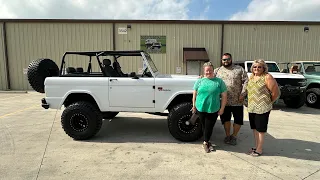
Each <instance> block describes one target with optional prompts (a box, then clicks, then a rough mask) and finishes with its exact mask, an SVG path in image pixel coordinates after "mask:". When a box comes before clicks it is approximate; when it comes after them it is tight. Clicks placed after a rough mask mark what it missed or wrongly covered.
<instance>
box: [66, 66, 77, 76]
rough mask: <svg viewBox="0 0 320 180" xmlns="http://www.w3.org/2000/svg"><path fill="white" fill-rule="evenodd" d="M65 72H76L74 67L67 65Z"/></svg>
mask: <svg viewBox="0 0 320 180" xmlns="http://www.w3.org/2000/svg"><path fill="white" fill-rule="evenodd" d="M66 70H67V73H68V74H70V73H75V72H76V69H75V68H74V67H67V69H66Z"/></svg>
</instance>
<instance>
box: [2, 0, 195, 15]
mask: <svg viewBox="0 0 320 180" xmlns="http://www.w3.org/2000/svg"><path fill="white" fill-rule="evenodd" d="M189 3H190V0H143V1H142V0H11V1H8V0H0V12H1V14H0V18H19V19H73V18H74V19H156V20H157V19H188V18H189V17H188V5H189Z"/></svg>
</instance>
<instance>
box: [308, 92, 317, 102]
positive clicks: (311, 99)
mask: <svg viewBox="0 0 320 180" xmlns="http://www.w3.org/2000/svg"><path fill="white" fill-rule="evenodd" d="M317 99H318V97H317V95H316V94H315V93H313V92H311V93H309V94H308V95H307V101H308V103H310V104H314V103H316V102H317Z"/></svg>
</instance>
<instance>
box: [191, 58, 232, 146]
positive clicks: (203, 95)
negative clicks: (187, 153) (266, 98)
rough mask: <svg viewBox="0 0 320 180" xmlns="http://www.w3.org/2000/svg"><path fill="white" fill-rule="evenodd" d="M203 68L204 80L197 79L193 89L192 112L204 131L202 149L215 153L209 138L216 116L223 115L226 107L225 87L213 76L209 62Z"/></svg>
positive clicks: (220, 80) (221, 81)
mask: <svg viewBox="0 0 320 180" xmlns="http://www.w3.org/2000/svg"><path fill="white" fill-rule="evenodd" d="M203 68H204V69H203V70H204V78H200V79H198V80H197V81H196V82H195V84H194V87H193V89H194V92H193V99H192V102H193V107H192V112H193V113H197V114H198V115H199V118H200V121H201V123H202V127H203V130H204V142H203V148H204V149H205V151H206V152H210V151H215V149H214V148H213V146H212V144H211V143H210V137H211V135H212V130H213V127H214V125H215V123H216V120H217V118H218V116H219V115H221V114H223V111H224V108H225V106H226V102H227V87H226V85H225V83H224V82H223V80H222V79H220V78H218V77H215V76H214V73H213V70H214V69H213V65H212V64H211V62H207V63H205V64H204V65H203ZM220 97H221V100H220ZM220 101H221V102H220Z"/></svg>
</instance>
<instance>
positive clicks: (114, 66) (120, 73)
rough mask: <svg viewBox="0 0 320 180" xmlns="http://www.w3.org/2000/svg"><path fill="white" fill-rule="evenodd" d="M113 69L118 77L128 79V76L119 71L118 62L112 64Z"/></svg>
mask: <svg viewBox="0 0 320 180" xmlns="http://www.w3.org/2000/svg"><path fill="white" fill-rule="evenodd" d="M112 65H113V69H114V70H116V71H117V73H118V74H119V75H120V76H123V77H128V74H124V73H123V72H122V70H121V66H120V64H119V62H118V61H115V62H113V64H112Z"/></svg>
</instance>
